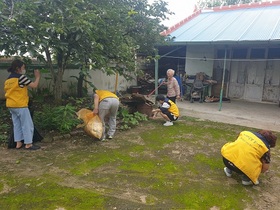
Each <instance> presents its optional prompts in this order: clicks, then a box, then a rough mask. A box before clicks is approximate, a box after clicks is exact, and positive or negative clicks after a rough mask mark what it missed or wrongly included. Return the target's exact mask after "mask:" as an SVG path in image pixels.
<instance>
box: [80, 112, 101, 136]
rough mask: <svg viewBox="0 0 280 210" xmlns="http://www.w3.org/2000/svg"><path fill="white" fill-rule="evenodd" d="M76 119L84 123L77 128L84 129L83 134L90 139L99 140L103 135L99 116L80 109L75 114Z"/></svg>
mask: <svg viewBox="0 0 280 210" xmlns="http://www.w3.org/2000/svg"><path fill="white" fill-rule="evenodd" d="M77 116H78V119H82V120H83V121H84V123H83V124H81V125H78V126H77V127H84V130H85V132H86V133H87V134H88V135H90V136H91V137H94V138H98V139H100V138H101V137H102V134H103V125H102V121H101V120H100V118H99V116H98V115H96V114H93V112H92V111H91V110H89V109H81V110H79V111H78V112H77Z"/></svg>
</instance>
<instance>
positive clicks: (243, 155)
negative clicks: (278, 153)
mask: <svg viewBox="0 0 280 210" xmlns="http://www.w3.org/2000/svg"><path fill="white" fill-rule="evenodd" d="M276 140H277V137H276V136H275V135H274V134H272V132H271V131H268V130H260V131H258V132H250V131H242V132H241V133H240V134H239V136H238V138H237V140H235V141H234V142H229V143H226V144H225V145H224V146H223V147H222V149H221V153H222V156H223V162H224V164H225V166H226V167H225V168H224V172H225V174H226V176H227V177H231V175H232V173H233V171H234V172H236V173H238V174H241V177H242V184H243V185H253V184H255V185H257V184H259V180H258V179H259V175H260V173H264V172H266V171H267V170H268V169H269V163H270V148H272V147H275V145H276Z"/></svg>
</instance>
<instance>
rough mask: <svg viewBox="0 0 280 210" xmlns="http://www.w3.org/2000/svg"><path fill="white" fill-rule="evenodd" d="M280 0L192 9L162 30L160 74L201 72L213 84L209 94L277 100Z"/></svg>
mask: <svg viewBox="0 0 280 210" xmlns="http://www.w3.org/2000/svg"><path fill="white" fill-rule="evenodd" d="M279 14H280V1H273V2H262V3H251V4H242V5H234V6H233V5H232V6H222V7H214V8H208V9H205V10H199V11H195V12H194V13H193V14H192V15H191V16H189V17H187V18H186V19H184V20H182V21H181V22H179V23H178V24H176V25H174V26H173V27H171V28H169V29H168V30H166V31H163V32H162V35H163V36H168V37H169V38H171V39H170V41H168V45H165V46H159V47H158V51H159V55H160V56H162V57H161V59H160V60H159V67H160V70H159V74H161V72H163V71H164V72H165V71H166V70H167V69H168V68H174V70H177V71H181V70H182V69H183V70H184V71H185V73H186V74H187V75H195V74H196V73H198V72H204V73H205V74H207V75H208V76H210V77H211V78H212V79H213V80H216V81H217V84H215V85H213V86H212V90H211V93H212V95H219V94H220V90H221V87H223V95H225V96H227V97H229V98H236V99H244V100H248V101H255V102H275V103H276V102H278V101H279V93H280V15H279Z"/></svg>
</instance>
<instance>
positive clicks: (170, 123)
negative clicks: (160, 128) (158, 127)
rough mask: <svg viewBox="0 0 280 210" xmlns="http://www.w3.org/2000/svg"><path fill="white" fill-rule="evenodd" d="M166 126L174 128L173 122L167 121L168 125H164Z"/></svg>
mask: <svg viewBox="0 0 280 210" xmlns="http://www.w3.org/2000/svg"><path fill="white" fill-rule="evenodd" d="M163 125H164V126H172V125H173V122H171V121H166V123H164V124H163Z"/></svg>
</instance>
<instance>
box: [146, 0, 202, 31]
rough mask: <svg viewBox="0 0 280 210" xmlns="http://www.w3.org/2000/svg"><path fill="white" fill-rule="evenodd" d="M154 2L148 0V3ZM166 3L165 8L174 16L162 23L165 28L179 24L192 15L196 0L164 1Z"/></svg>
mask: <svg viewBox="0 0 280 210" xmlns="http://www.w3.org/2000/svg"><path fill="white" fill-rule="evenodd" d="M153 1H155V0H148V2H149V3H152V2H153ZM164 1H165V2H167V3H168V6H167V8H168V9H169V10H170V11H172V12H174V13H175V14H174V15H171V16H169V20H165V21H164V22H163V24H164V25H166V26H167V27H170V26H173V25H175V24H176V23H179V22H180V21H181V20H183V19H185V18H187V17H188V16H189V15H191V14H192V13H193V10H194V8H195V3H196V1H197V0H164Z"/></svg>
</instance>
